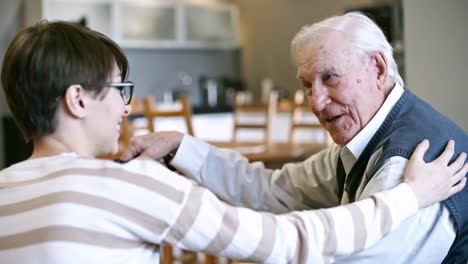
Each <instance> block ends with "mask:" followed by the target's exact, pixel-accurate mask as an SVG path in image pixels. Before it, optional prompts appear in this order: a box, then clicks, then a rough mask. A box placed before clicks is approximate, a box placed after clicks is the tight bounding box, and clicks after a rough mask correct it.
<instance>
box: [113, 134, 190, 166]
mask: <svg viewBox="0 0 468 264" xmlns="http://www.w3.org/2000/svg"><path fill="white" fill-rule="evenodd" d="M183 137H184V134H183V133H180V132H176V131H164V132H156V133H151V134H147V135H143V136H137V137H133V138H132V139H131V140H130V144H129V145H128V147H127V148H126V149H125V151H124V152H123V154H122V156H121V157H120V160H121V161H124V162H125V161H128V160H131V159H133V158H135V157H148V158H151V159H154V160H161V159H163V158H164V157H166V156H167V155H168V154H170V153H172V154H174V153H175V152H176V151H177V148H178V147H179V145H180V143H181V142H182V138H183Z"/></svg>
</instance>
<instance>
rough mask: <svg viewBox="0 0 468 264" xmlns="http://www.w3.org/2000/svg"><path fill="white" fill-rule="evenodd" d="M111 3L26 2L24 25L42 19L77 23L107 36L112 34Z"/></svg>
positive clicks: (87, 0) (72, 0)
mask: <svg viewBox="0 0 468 264" xmlns="http://www.w3.org/2000/svg"><path fill="white" fill-rule="evenodd" d="M112 12H113V3H112V1H110V0H93V1H91V0H42V1H40V0H27V1H25V25H27V26H28V25H32V24H34V23H36V22H38V21H41V20H43V19H47V20H67V21H72V22H77V23H80V24H83V25H86V26H87V27H89V28H91V29H93V30H96V31H99V32H101V33H103V34H105V35H107V36H110V37H112V36H114V32H113V21H112V20H113V15H112Z"/></svg>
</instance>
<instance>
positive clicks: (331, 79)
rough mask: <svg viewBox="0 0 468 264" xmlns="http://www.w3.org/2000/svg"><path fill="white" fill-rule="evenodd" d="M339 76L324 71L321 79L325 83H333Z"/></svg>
mask: <svg viewBox="0 0 468 264" xmlns="http://www.w3.org/2000/svg"><path fill="white" fill-rule="evenodd" d="M338 78H339V76H338V75H336V74H334V73H326V74H324V75H323V77H322V81H323V82H324V83H325V82H326V83H331V84H334V83H335V82H337V81H338Z"/></svg>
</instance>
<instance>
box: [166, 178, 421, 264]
mask: <svg viewBox="0 0 468 264" xmlns="http://www.w3.org/2000/svg"><path fill="white" fill-rule="evenodd" d="M186 201H187V203H185V205H184V206H183V208H182V209H181V213H180V214H179V216H178V218H177V220H176V221H175V222H174V224H173V225H172V226H171V227H170V229H169V230H168V231H167V233H165V234H164V237H163V240H164V241H166V242H168V243H170V244H173V245H176V246H177V247H181V248H185V249H189V250H195V251H205V252H209V253H212V254H215V255H221V256H225V257H229V258H234V259H242V260H249V261H255V262H262V263H316V262H319V261H320V262H323V261H325V262H328V261H331V260H332V259H333V257H334V256H335V255H337V254H341V255H343V254H351V253H354V252H357V251H360V250H363V249H365V248H368V247H370V246H372V245H373V244H375V243H376V242H377V241H379V240H380V239H381V238H382V237H384V236H385V235H386V234H388V233H389V232H390V231H392V230H394V229H395V228H396V227H398V225H399V224H400V223H401V222H402V221H403V220H404V219H406V218H407V217H408V216H410V215H412V214H413V213H415V212H416V211H417V209H418V202H417V200H416V197H415V196H414V193H413V192H412V190H411V188H410V187H409V186H408V185H407V184H404V183H403V184H400V185H399V186H397V187H396V188H394V189H392V190H390V191H386V192H383V193H378V194H374V195H372V196H371V197H370V198H367V199H364V200H362V201H359V202H356V203H353V204H349V205H346V206H341V207H335V208H329V209H321V210H309V211H301V212H294V213H289V214H283V215H274V214H271V213H265V212H262V213H260V212H255V211H253V210H250V209H247V208H237V207H233V206H230V205H227V204H225V203H224V202H222V201H220V200H219V199H218V198H217V197H216V196H215V195H213V194H212V193H211V192H210V191H208V190H207V189H205V188H203V187H201V186H196V185H193V186H192V188H191V189H190V191H189V193H188V196H187V199H186Z"/></svg>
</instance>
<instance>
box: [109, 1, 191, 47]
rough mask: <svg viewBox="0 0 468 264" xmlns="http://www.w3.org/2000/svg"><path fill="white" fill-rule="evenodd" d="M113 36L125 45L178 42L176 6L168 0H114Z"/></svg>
mask: <svg viewBox="0 0 468 264" xmlns="http://www.w3.org/2000/svg"><path fill="white" fill-rule="evenodd" d="M116 9H117V10H116V11H117V17H120V18H122V19H117V20H116V28H117V30H116V33H117V34H116V40H117V42H119V44H121V45H122V46H123V47H127V48H171V47H173V46H174V45H176V46H182V45H183V43H182V42H181V41H180V36H179V35H180V32H178V31H177V19H178V15H179V14H178V9H177V5H176V4H173V3H171V2H167V1H166V2H158V1H120V2H119V3H118V4H117V8H116Z"/></svg>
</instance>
